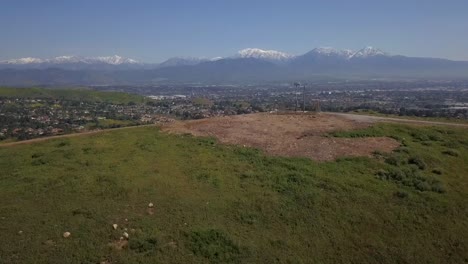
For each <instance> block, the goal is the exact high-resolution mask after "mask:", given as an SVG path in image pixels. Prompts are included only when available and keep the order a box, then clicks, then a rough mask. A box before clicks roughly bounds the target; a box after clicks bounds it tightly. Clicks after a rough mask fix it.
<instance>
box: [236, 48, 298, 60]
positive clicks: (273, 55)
mask: <svg viewBox="0 0 468 264" xmlns="http://www.w3.org/2000/svg"><path fill="white" fill-rule="evenodd" d="M234 57H235V58H254V59H262V60H267V61H272V62H275V61H280V62H284V61H287V60H289V59H291V58H293V57H294V56H293V55H291V54H288V53H284V52H281V51H276V50H262V49H257V48H247V49H243V50H240V51H238V52H237V55H236V56H234Z"/></svg>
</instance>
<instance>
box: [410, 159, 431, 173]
mask: <svg viewBox="0 0 468 264" xmlns="http://www.w3.org/2000/svg"><path fill="white" fill-rule="evenodd" d="M408 163H409V164H414V165H416V166H418V168H419V169H420V170H424V169H426V167H427V165H426V163H425V162H424V160H423V159H422V158H421V157H410V158H409V159H408Z"/></svg>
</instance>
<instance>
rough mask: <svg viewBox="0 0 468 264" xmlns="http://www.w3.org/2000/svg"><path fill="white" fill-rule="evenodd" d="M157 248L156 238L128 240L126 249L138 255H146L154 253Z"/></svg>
mask: <svg viewBox="0 0 468 264" xmlns="http://www.w3.org/2000/svg"><path fill="white" fill-rule="evenodd" d="M157 246H158V240H157V239H156V238H147V239H138V238H135V239H130V241H129V243H128V247H129V248H130V249H131V250H133V251H136V252H138V253H148V252H151V251H155V250H156V249H157Z"/></svg>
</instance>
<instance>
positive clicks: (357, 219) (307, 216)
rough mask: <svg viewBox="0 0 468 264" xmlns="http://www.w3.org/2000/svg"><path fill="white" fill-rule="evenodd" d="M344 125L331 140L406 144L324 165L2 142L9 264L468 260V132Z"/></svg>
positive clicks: (115, 140) (219, 153)
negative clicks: (387, 140)
mask: <svg viewBox="0 0 468 264" xmlns="http://www.w3.org/2000/svg"><path fill="white" fill-rule="evenodd" d="M312 118H313V117H312ZM344 122H346V121H344ZM342 128H346V129H345V130H337V131H335V130H333V131H330V132H326V131H323V133H329V137H333V138H335V139H342V138H346V139H357V138H366V137H377V138H378V137H389V136H392V138H393V139H394V140H397V141H398V142H399V144H401V146H400V147H398V148H397V149H395V151H393V152H391V153H382V152H376V153H375V154H374V156H373V157H354V158H339V159H338V160H337V161H328V162H315V161H313V160H310V159H307V158H306V159H305V158H286V157H278V156H270V155H267V156H266V155H264V154H263V153H262V152H261V151H258V150H255V149H252V148H245V147H242V146H235V145H222V144H219V143H218V142H217V141H216V140H215V139H214V138H206V137H204V138H197V137H192V136H189V135H171V134H167V133H163V132H161V131H160V130H159V129H158V128H157V127H135V128H127V129H117V130H112V131H103V132H101V133H95V134H88V135H82V136H74V137H62V138H54V139H49V140H46V141H43V142H29V143H30V144H18V145H10V146H2V147H0V168H1V172H0V201H1V202H0V233H1V234H2V244H1V245H0V256H1V258H0V263H64V261H65V262H67V263H100V262H103V263H160V262H164V263H310V262H312V263H465V262H467V261H468V254H467V252H468V244H467V243H466V237H467V234H468V220H467V219H468V211H467V210H466V204H468V196H467V193H468V181H467V178H466V172H467V171H468V133H466V129H465V128H459V127H446V126H437V127H432V126H418V127H412V126H407V125H398V124H373V125H372V126H369V124H364V125H363V126H362V127H361V124H360V125H359V127H342ZM351 128H353V129H351ZM150 202H152V203H153V204H154V208H149V207H148V203H150ZM112 224H117V225H118V227H117V229H116V230H114V229H113V227H112ZM67 231H68V232H70V233H71V236H70V237H68V238H63V236H62V235H63V233H64V232H67ZM124 232H127V233H128V234H129V238H128V240H127V239H122V240H121V239H120V237H122V236H123V233H124Z"/></svg>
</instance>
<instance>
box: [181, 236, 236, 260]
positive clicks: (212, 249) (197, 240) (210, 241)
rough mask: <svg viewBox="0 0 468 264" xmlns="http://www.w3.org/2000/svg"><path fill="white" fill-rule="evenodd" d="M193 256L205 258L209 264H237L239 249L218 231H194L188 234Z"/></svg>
mask: <svg viewBox="0 0 468 264" xmlns="http://www.w3.org/2000/svg"><path fill="white" fill-rule="evenodd" d="M190 248H191V250H192V252H193V254H195V255H197V256H202V257H205V258H207V259H208V260H209V261H210V262H211V263H225V262H238V259H239V257H240V256H241V248H240V247H239V246H238V245H237V244H236V243H234V242H233V241H232V240H231V239H230V238H229V237H228V236H227V235H226V234H224V233H223V232H222V231H220V230H214V229H209V230H203V231H194V232H192V233H191V234H190Z"/></svg>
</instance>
